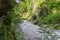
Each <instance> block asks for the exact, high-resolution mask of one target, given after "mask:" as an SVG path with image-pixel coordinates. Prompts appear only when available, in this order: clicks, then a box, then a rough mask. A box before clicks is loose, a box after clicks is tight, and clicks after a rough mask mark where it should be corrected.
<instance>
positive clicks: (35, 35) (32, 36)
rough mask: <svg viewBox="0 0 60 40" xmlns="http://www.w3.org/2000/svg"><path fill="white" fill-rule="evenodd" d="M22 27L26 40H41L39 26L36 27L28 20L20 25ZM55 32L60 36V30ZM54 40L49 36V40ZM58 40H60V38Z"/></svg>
mask: <svg viewBox="0 0 60 40" xmlns="http://www.w3.org/2000/svg"><path fill="white" fill-rule="evenodd" d="M20 27H21V28H22V31H23V32H24V38H25V40H38V39H39V38H41V37H42V34H41V33H39V30H38V28H39V26H37V25H34V24H33V23H31V22H29V21H27V20H23V22H22V24H21V25H20ZM53 32H54V33H55V34H56V35H58V36H60V30H54V31H53ZM47 35H48V34H47ZM54 38H55V37H54ZM54 38H53V39H52V38H50V36H49V39H48V40H54ZM39 40H44V39H43V38H41V39H39ZM56 40H60V38H58V39H56Z"/></svg>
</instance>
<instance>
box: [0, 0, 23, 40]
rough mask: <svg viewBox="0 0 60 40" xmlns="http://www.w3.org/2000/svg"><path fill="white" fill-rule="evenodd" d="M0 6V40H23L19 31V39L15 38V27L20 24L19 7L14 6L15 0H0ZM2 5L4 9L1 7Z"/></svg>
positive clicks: (17, 5)
mask: <svg viewBox="0 0 60 40" xmlns="http://www.w3.org/2000/svg"><path fill="white" fill-rule="evenodd" d="M1 5H2V6H0V7H1V8H0V14H1V15H2V16H0V18H1V17H3V16H5V17H4V18H3V20H2V19H0V20H2V25H1V27H0V40H23V37H22V32H21V30H20V32H19V33H20V35H21V36H20V37H21V38H20V39H19V38H18V39H17V37H18V36H16V35H18V33H15V30H16V27H18V26H17V25H18V24H19V22H20V10H19V9H20V6H19V4H16V1H15V0H2V1H1ZM3 5H4V7H3Z"/></svg>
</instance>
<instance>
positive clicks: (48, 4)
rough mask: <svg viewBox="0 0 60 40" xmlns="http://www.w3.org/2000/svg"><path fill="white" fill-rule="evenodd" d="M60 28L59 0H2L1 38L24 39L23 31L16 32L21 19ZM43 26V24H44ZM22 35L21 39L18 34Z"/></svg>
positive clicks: (0, 16) (0, 6)
mask: <svg viewBox="0 0 60 40" xmlns="http://www.w3.org/2000/svg"><path fill="white" fill-rule="evenodd" d="M22 19H26V20H29V21H32V22H33V23H34V24H38V25H39V26H41V25H47V26H48V27H50V28H53V29H60V25H59V24H60V1H59V0H20V2H19V3H16V1H15V0H0V40H24V39H23V38H22V36H23V35H22V32H20V33H15V28H16V27H17V25H18V23H19V22H20V20H22ZM42 27H43V26H42ZM18 34H20V35H21V38H20V39H19V38H18V37H17V36H18Z"/></svg>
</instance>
